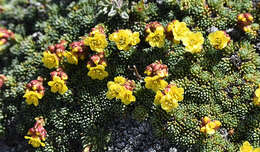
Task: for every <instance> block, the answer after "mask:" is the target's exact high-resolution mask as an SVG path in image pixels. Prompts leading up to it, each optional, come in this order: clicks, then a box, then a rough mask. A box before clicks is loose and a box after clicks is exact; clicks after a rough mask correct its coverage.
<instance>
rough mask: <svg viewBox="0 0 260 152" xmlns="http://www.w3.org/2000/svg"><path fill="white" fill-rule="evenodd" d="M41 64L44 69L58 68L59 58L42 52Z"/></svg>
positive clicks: (47, 52)
mask: <svg viewBox="0 0 260 152" xmlns="http://www.w3.org/2000/svg"><path fill="white" fill-rule="evenodd" d="M42 62H43V64H44V66H45V67H47V68H49V69H52V68H57V67H58V66H59V58H58V57H57V55H55V54H52V53H50V52H49V51H45V52H43V58H42Z"/></svg>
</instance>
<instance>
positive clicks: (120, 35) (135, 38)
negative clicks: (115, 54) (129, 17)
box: [109, 29, 140, 51]
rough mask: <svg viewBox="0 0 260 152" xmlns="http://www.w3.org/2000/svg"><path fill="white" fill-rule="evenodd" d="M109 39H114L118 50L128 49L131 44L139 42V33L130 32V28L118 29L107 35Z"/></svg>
mask: <svg viewBox="0 0 260 152" xmlns="http://www.w3.org/2000/svg"><path fill="white" fill-rule="evenodd" d="M109 40H110V41H114V42H115V43H116V46H117V48H118V49H119V50H124V51H128V50H129V49H130V47H131V45H136V44H138V43H139V42H140V39H139V33H138V32H134V33H132V31H131V30H129V29H126V30H118V31H117V32H114V33H112V34H110V35H109Z"/></svg>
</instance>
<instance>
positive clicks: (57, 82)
mask: <svg viewBox="0 0 260 152" xmlns="http://www.w3.org/2000/svg"><path fill="white" fill-rule="evenodd" d="M48 85H49V86H50V87H51V92H53V93H56V92H59V94H64V93H65V92H66V91H67V90H68V87H67V86H66V84H65V82H64V80H61V78H60V77H58V76H54V77H53V81H49V82H48Z"/></svg>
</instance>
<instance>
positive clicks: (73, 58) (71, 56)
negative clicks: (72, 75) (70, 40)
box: [64, 52, 78, 65]
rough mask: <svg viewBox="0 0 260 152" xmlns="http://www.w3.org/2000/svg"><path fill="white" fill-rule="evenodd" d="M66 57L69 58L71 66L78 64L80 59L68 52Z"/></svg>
mask: <svg viewBox="0 0 260 152" xmlns="http://www.w3.org/2000/svg"><path fill="white" fill-rule="evenodd" d="M64 56H65V57H66V58H67V60H68V62H69V64H75V65H77V64H78V58H77V56H76V55H75V54H74V53H72V52H66V53H65V54H64Z"/></svg>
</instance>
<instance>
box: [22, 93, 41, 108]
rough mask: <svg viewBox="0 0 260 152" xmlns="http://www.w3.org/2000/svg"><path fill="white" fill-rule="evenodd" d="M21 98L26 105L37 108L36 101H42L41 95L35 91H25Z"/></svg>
mask: <svg viewBox="0 0 260 152" xmlns="http://www.w3.org/2000/svg"><path fill="white" fill-rule="evenodd" d="M23 97H24V98H26V100H25V101H26V103H27V104H29V105H31V104H33V105H34V106H38V105H39V102H38V100H39V99H42V97H43V95H42V94H40V93H38V92H36V91H26V92H25V94H24V96H23Z"/></svg>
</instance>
